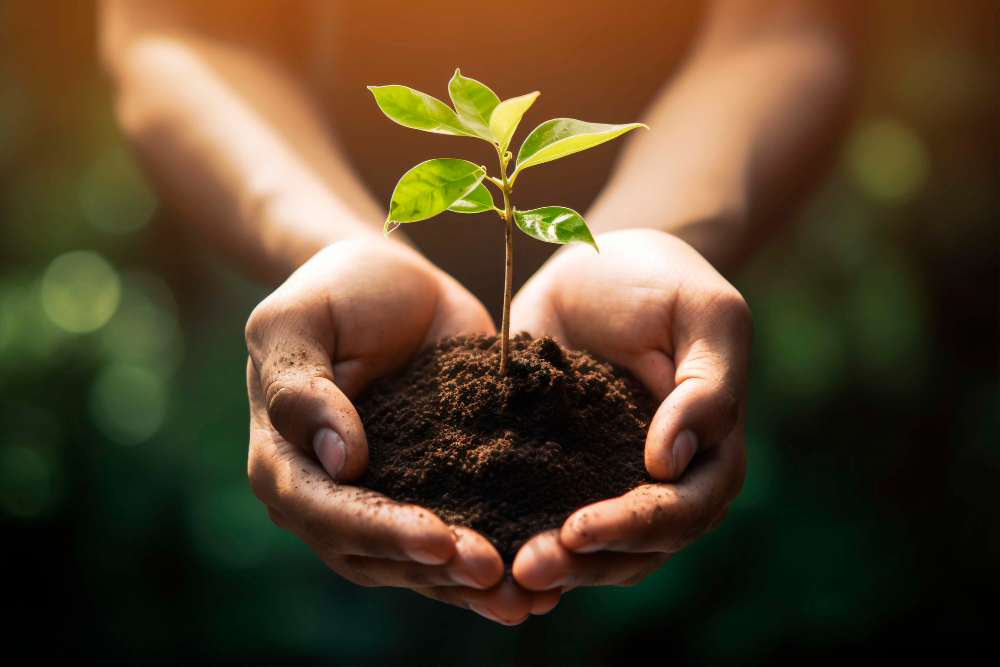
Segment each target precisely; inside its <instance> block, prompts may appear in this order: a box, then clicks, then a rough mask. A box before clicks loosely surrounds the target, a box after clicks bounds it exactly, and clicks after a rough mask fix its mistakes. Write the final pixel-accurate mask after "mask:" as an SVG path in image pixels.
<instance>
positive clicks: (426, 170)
mask: <svg viewBox="0 0 1000 667" xmlns="http://www.w3.org/2000/svg"><path fill="white" fill-rule="evenodd" d="M368 89H369V90H370V91H372V93H373V94H374V95H375V101H376V102H377V103H378V105H379V108H381V109H382V111H383V112H384V113H385V115H386V116H388V117H389V118H390V119H392V120H394V121H395V122H397V123H399V124H400V125H403V126H404V127H411V128H413V129H415V130H424V131H426V132H436V133H438V134H452V135H457V136H463V137H474V138H477V139H482V140H484V141H488V142H490V144H492V145H493V146H494V148H496V151H497V157H498V158H499V159H500V177H499V178H495V177H493V176H490V175H488V174H487V172H486V167H484V166H479V165H476V164H474V163H472V162H468V161H467V160H458V159H453V158H438V159H434V160H428V161H426V162H422V163H420V164H418V165H417V166H416V167H414V168H413V169H410V170H409V171H408V172H406V173H405V174H403V177H402V178H401V179H399V183H397V184H396V189H395V190H394V191H393V193H392V200H391V201H390V203H389V216H388V217H387V218H386V220H385V228H384V229H383V231H384V233H385V234H387V235H388V234H389V233H390V232H391V231H393V230H394V229H396V228H397V227H399V225H400V224H403V223H407V222H417V221H418V220H426V219H427V218H430V217H433V216H435V215H437V214H438V213H442V212H444V211H456V212H458V213H482V212H485V211H496V212H497V214H498V215H499V216H500V217H501V218H502V219H503V221H504V223H505V225H504V228H505V236H506V241H507V253H506V258H507V261H506V270H505V272H504V277H505V280H504V294H503V324H502V327H501V332H500V340H501V347H500V375H505V374H506V373H507V367H508V365H509V363H510V299H511V288H512V286H513V278H514V223H516V224H517V226H518V227H519V228H520V229H521V231H522V232H524V233H525V234H527V235H528V236H532V237H534V238H536V239H538V240H540V241H547V242H549V243H560V244H563V243H586V244H587V245H589V246H591V247H593V248H594V250H597V243H596V242H595V241H594V236H593V234H591V233H590V229H589V228H588V227H587V223H586V222H584V220H583V216H581V215H580V214H579V213H577V212H576V211H574V210H573V209H570V208H566V207H565V206H544V207H542V208H536V209H532V210H529V211H521V210H518V209H517V208H515V207H514V205H513V204H512V202H511V192H512V191H513V189H514V182H515V181H516V180H517V177H518V175H519V174H520V173H521V171H522V170H524V169H527V168H528V167H533V166H535V165H538V164H542V163H543V162H550V161H552V160H557V159H559V158H561V157H565V156H567V155H571V154H573V153H578V152H580V151H582V150H586V149H588V148H592V147H594V146H597V145H598V144H603V143H604V142H605V141H610V140H611V139H614V138H615V137H618V136H620V135H622V134H625V133H626V132H628V131H629V130H634V129H635V128H637V127H646V126H645V125H643V124H642V123H629V124H627V125H606V124H602V123H586V122H584V121H581V120H573V119H572V118H554V119H552V120H549V121H546V122H544V123H542V124H541V125H539V126H538V127H536V128H535V129H534V130H532V131H531V133H530V134H529V135H528V137H527V138H526V139H525V140H524V143H523V144H521V150H519V151H518V153H517V162H516V163H515V164H514V170H513V171H512V172H511V173H510V175H509V176H508V173H507V168H508V166H510V164H511V159H512V158H513V155H512V153H510V151H508V150H507V147H508V146H509V145H510V140H511V138H512V137H513V136H514V131H515V130H516V129H517V126H518V123H520V122H521V117H522V116H523V115H524V113H525V112H526V111H527V110H528V108H529V107H530V106H531V105H532V103H533V102H534V101H535V98H536V97H538V92H537V91H536V92H534V93H529V94H527V95H521V96H520V97H513V98H511V99H509V100H505V101H503V102H501V101H500V98H498V97H497V96H496V94H495V93H494V92H493V91H492V90H490V89H489V88H487V87H486V86H485V85H483V84H482V83H480V82H479V81H476V80H475V79H469V78H466V77H464V76H462V73H461V72H460V71H459V70H457V69H456V70H455V76H453V77H452V78H451V81H450V82H449V83H448V94H449V96H450V97H451V101H452V104H453V105H454V107H455V108H454V110H453V109H452V108H451V107H449V106H448V105H447V104H445V103H444V102H442V101H440V100H438V99H436V98H433V97H431V96H430V95H425V94H424V93H421V92H418V91H416V90H413V89H411V88H407V87H406V86H369V87H368ZM647 129H648V128H647ZM484 181H487V182H489V183H492V184H493V185H495V186H496V187H497V189H499V190H500V192H501V193H502V194H503V208H499V207H497V206H496V205H495V204H494V203H493V196H492V195H491V194H490V191H489V190H488V189H487V188H486V186H485V185H484V184H483V183H484Z"/></svg>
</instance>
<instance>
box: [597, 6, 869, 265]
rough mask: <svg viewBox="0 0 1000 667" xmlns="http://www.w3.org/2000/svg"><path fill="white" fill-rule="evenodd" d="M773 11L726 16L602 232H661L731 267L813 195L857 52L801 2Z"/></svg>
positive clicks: (605, 196) (648, 135) (601, 204)
mask: <svg viewBox="0 0 1000 667" xmlns="http://www.w3.org/2000/svg"><path fill="white" fill-rule="evenodd" d="M761 4H763V5H764V6H763V8H760V7H758V14H757V15H755V16H735V17H733V16H727V12H728V13H729V14H734V13H736V14H739V13H741V11H743V10H745V9H746V7H747V6H748V5H746V4H742V5H741V4H738V3H734V4H726V5H722V6H721V7H720V8H717V11H716V14H717V16H716V17H715V18H714V19H713V21H712V23H711V24H710V25H709V27H708V29H707V31H706V34H705V35H704V36H703V38H702V40H701V43H700V44H699V46H698V48H697V49H696V51H695V53H694V54H693V56H692V58H691V60H690V62H689V63H688V65H687V66H685V67H684V69H683V70H682V71H681V73H680V74H679V75H678V77H677V78H676V80H675V81H674V82H672V84H671V85H670V86H669V87H668V88H667V89H666V90H665V91H664V92H662V93H661V94H660V96H659V97H658V98H657V99H656V100H655V101H654V103H653V105H652V106H651V108H650V110H649V112H648V114H647V115H648V118H647V119H646V122H647V123H648V125H649V126H650V127H651V128H652V129H651V130H650V131H649V132H644V133H641V134H638V135H637V136H636V137H635V138H633V140H632V142H631V143H630V145H629V146H628V148H627V149H626V151H625V152H624V154H623V156H622V160H621V163H620V164H619V166H618V168H617V169H616V171H615V174H614V175H613V177H612V179H611V181H610V182H609V184H608V186H607V188H606V189H605V191H604V192H603V193H602V194H601V196H600V197H599V198H598V200H597V202H596V203H595V204H594V207H593V209H592V210H591V212H590V213H589V215H588V222H589V223H590V224H591V225H592V227H593V228H594V230H595V231H596V232H601V231H608V230H611V229H616V228H626V227H648V228H655V229H660V230H662V231H667V232H670V233H673V234H675V235H677V236H679V237H681V238H683V239H684V240H686V241H688V242H689V243H691V244H692V245H693V246H694V247H695V248H696V249H698V250H699V251H700V252H701V253H702V254H703V255H705V256H706V257H707V258H708V259H709V260H710V261H712V263H713V264H715V265H716V266H721V267H728V266H730V265H732V264H733V263H734V262H735V261H737V260H738V259H739V257H740V255H741V254H742V252H743V251H744V249H745V248H746V246H747V241H748V239H749V238H750V237H752V236H753V235H755V234H759V232H760V231H761V229H762V228H764V227H766V226H767V225H768V224H769V223H773V216H774V212H775V211H776V210H782V204H787V203H788V202H789V201H791V200H794V199H795V197H796V196H797V195H799V194H800V193H801V191H802V190H803V189H804V186H805V183H804V182H801V179H800V178H799V176H801V175H802V174H803V173H805V169H804V168H805V167H807V166H810V163H814V162H815V160H816V152H817V150H819V149H820V148H821V147H822V146H823V145H824V144H825V143H828V142H829V139H830V136H831V134H832V133H834V132H835V129H836V127H837V125H838V122H837V121H838V116H839V114H840V112H841V111H842V110H843V108H844V106H845V102H846V101H847V98H848V92H849V89H850V79H851V77H850V64H849V57H848V51H847V47H846V45H845V43H844V40H843V39H841V37H840V34H839V33H838V31H837V30H836V29H835V27H834V26H830V25H829V24H828V23H825V22H824V21H823V20H822V18H821V17H820V18H817V17H813V16H804V17H802V16H798V15H796V13H795V12H796V10H797V9H799V7H798V3H795V2H790V3H785V2H778V3H761ZM744 13H745V12H744Z"/></svg>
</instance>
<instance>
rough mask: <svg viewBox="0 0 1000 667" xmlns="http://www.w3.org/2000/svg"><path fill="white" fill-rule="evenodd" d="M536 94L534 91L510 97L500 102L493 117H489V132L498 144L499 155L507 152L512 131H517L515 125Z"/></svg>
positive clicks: (512, 134)
mask: <svg viewBox="0 0 1000 667" xmlns="http://www.w3.org/2000/svg"><path fill="white" fill-rule="evenodd" d="M538 94H539V93H538V91H537V90H536V91H535V92H533V93H528V94H527V95H521V96H520V97H512V98H510V99H509V100H504V101H503V102H501V103H500V104H499V105H498V106H497V108H495V109H494V110H493V115H492V116H490V132H492V133H493V136H494V137H496V140H497V141H498V142H500V152H501V153H502V152H504V151H506V150H507V147H508V146H509V145H510V140H511V138H513V136H514V130H516V129H517V124H518V123H520V122H521V116H523V115H524V112H525V111H527V110H528V107H530V106H531V105H532V103H534V101H535V98H536V97H538Z"/></svg>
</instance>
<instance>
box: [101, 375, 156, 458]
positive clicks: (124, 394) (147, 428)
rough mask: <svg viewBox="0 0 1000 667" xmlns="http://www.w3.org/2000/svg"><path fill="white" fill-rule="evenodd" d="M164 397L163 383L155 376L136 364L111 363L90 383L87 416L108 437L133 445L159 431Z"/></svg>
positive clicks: (123, 443) (120, 442)
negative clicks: (89, 416)
mask: <svg viewBox="0 0 1000 667" xmlns="http://www.w3.org/2000/svg"><path fill="white" fill-rule="evenodd" d="M167 394H168V388H167V383H166V381H165V380H164V378H163V376H162V375H160V374H159V373H157V372H155V371H153V370H151V369H149V368H146V367H144V366H140V365H137V364H125V363H116V364H112V365H110V366H108V367H107V368H105V369H104V370H103V371H101V372H100V374H98V376H97V378H96V379H95V380H94V384H93V385H92V387H91V390H90V414H91V417H92V418H93V420H94V423H95V424H96V425H97V427H98V428H99V429H100V430H101V432H102V433H103V434H104V435H106V436H107V437H108V438H110V439H111V440H114V441H115V442H117V443H119V444H122V445H136V444H139V443H140V442H145V441H146V440H149V439H150V438H151V437H153V436H154V435H155V434H156V432H157V431H158V430H160V427H161V426H162V425H163V420H164V418H165V417H166V414H167Z"/></svg>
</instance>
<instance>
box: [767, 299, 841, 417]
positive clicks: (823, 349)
mask: <svg viewBox="0 0 1000 667" xmlns="http://www.w3.org/2000/svg"><path fill="white" fill-rule="evenodd" d="M752 307H753V306H752ZM757 312H758V314H759V316H758V317H757V318H756V321H757V322H759V326H758V327H757V329H758V331H759V334H758V340H759V341H760V348H761V352H762V353H763V355H764V357H765V361H764V363H763V366H762V367H763V370H764V372H765V375H766V376H767V378H768V381H769V383H770V384H771V386H772V387H774V388H775V389H778V390H779V391H780V392H781V393H782V394H785V395H786V396H787V397H789V398H793V399H804V398H805V399H815V398H822V397H823V396H825V395H826V394H827V393H828V392H829V391H830V390H831V389H832V388H833V387H834V385H835V384H836V383H837V382H838V381H839V380H840V379H841V378H842V377H843V372H844V360H845V357H846V352H845V344H844V341H843V339H842V336H841V334H840V328H839V327H838V326H837V323H836V322H835V321H832V318H831V317H830V315H829V313H828V310H827V309H826V308H823V307H821V306H820V305H819V304H818V303H816V301H815V299H814V297H813V295H812V294H811V293H810V292H809V291H808V290H804V289H799V288H793V287H790V286H789V287H784V288H781V287H777V288H774V289H773V290H772V291H771V292H770V293H769V294H768V295H767V296H766V297H765V298H764V299H763V300H762V301H761V303H760V306H759V308H757Z"/></svg>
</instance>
